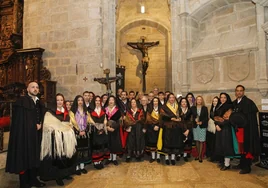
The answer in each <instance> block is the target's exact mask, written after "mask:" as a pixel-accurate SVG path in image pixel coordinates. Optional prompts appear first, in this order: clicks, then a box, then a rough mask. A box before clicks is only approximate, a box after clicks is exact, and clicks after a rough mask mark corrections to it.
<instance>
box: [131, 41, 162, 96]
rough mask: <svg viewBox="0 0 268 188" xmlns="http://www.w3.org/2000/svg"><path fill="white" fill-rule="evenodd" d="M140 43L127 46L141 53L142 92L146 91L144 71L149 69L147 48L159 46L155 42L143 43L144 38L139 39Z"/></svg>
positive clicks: (157, 42)
mask: <svg viewBox="0 0 268 188" xmlns="http://www.w3.org/2000/svg"><path fill="white" fill-rule="evenodd" d="M141 40H142V42H128V43H127V45H129V46H130V47H132V48H133V49H136V50H139V51H140V52H141V53H142V60H141V63H142V76H143V85H142V91H143V92H145V91H146V80H145V75H146V71H147V69H148V67H149V60H150V58H149V54H148V48H149V47H153V46H157V45H158V44H159V41H156V42H145V37H143V36H142V37H141Z"/></svg>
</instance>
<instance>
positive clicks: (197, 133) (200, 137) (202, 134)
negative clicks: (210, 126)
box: [193, 108, 207, 142]
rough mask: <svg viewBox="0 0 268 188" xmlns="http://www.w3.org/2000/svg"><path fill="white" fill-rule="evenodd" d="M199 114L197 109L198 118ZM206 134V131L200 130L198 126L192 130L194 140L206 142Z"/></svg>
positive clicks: (199, 110) (199, 111) (199, 109)
mask: <svg viewBox="0 0 268 188" xmlns="http://www.w3.org/2000/svg"><path fill="white" fill-rule="evenodd" d="M200 114H201V108H197V115H198V117H199V116H200ZM206 132H207V129H201V128H200V126H197V127H196V128H193V134H194V140H196V141H200V142H205V141H206Z"/></svg>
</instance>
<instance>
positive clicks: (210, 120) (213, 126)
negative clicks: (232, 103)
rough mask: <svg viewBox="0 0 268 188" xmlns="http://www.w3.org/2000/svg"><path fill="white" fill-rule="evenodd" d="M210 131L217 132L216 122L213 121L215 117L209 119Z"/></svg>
mask: <svg viewBox="0 0 268 188" xmlns="http://www.w3.org/2000/svg"><path fill="white" fill-rule="evenodd" d="M207 130H208V132H211V133H213V134H215V132H216V126H215V123H214V121H213V119H211V118H210V119H209V120H208V128H207Z"/></svg>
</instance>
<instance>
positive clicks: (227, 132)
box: [215, 124, 235, 156]
mask: <svg viewBox="0 0 268 188" xmlns="http://www.w3.org/2000/svg"><path fill="white" fill-rule="evenodd" d="M215 137H216V143H215V154H216V155H219V156H233V155H234V154H235V152H234V146H233V136H232V127H231V125H230V124H228V125H224V126H222V128H221V131H216V134H215Z"/></svg>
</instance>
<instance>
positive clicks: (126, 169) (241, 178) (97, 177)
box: [0, 160, 268, 188]
mask: <svg viewBox="0 0 268 188" xmlns="http://www.w3.org/2000/svg"><path fill="white" fill-rule="evenodd" d="M120 162H121V161H120ZM234 162H235V161H234ZM86 168H87V169H88V174H86V175H81V176H73V177H74V179H73V180H70V181H67V180H65V181H64V182H65V187H66V188H79V187H81V188H87V187H94V188H178V187H180V188H184V187H187V188H203V187H204V188H210V187H211V188H232V187H234V188H240V187H241V188H243V187H244V188H259V187H260V188H261V187H268V170H264V169H261V168H259V167H256V166H253V170H252V173H251V174H247V175H240V174H238V171H237V170H228V171H224V172H222V171H220V170H219V169H218V167H217V164H215V163H211V162H208V161H206V160H204V162H203V163H199V162H197V161H194V160H190V162H188V163H184V162H182V161H180V162H177V165H176V166H165V165H162V164H157V163H149V162H148V161H144V162H139V163H138V162H132V163H130V164H128V163H125V162H121V163H120V165H119V166H114V165H109V166H108V167H105V168H104V169H103V170H95V169H94V168H93V167H92V165H90V166H87V167H86ZM14 187H18V177H17V176H15V175H10V174H6V173H4V170H3V169H2V170H0V188H14ZM47 187H51V188H52V187H57V185H56V183H55V182H54V181H50V182H47Z"/></svg>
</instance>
